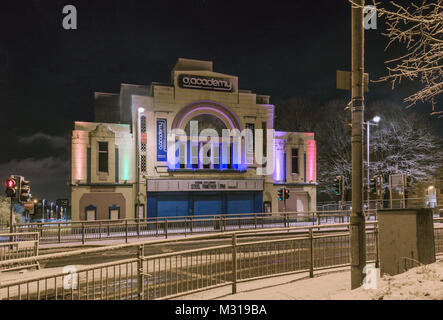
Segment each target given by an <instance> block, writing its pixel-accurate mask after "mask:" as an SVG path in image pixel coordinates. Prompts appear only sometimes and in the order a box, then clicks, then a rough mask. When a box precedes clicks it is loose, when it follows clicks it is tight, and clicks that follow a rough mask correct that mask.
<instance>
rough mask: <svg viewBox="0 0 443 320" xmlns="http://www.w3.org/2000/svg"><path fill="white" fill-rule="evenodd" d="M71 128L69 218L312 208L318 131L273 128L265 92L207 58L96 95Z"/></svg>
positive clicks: (183, 61)
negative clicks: (90, 110) (89, 115)
mask: <svg viewBox="0 0 443 320" xmlns="http://www.w3.org/2000/svg"><path fill="white" fill-rule="evenodd" d="M94 112H95V120H94V121H95V122H93V123H86V122H75V128H74V130H73V133H72V166H71V169H72V172H71V176H72V177H71V179H72V181H71V182H72V186H71V189H72V193H71V203H72V219H73V220H94V219H95V220H102V219H124V218H142V217H162V216H190V215H191V216H198V215H205V214H210V215H212V214H239V213H259V212H275V213H278V212H282V211H283V205H282V201H278V189H279V188H281V187H282V186H286V187H287V188H289V189H290V191H291V193H290V198H289V199H288V200H287V202H286V211H287V212H295V211H309V210H313V209H315V206H316V146H315V140H314V134H313V133H299V132H281V131H274V130H273V129H274V105H272V104H270V103H269V96H265V95H258V94H255V93H253V92H251V91H249V90H239V89H238V78H237V77H236V76H232V75H226V74H221V73H217V72H214V71H213V68H212V62H211V61H200V60H190V59H182V58H180V59H178V61H177V63H176V65H175V67H174V68H173V70H172V72H171V83H169V84H161V83H152V84H151V85H128V84H122V85H121V90H120V93H119V94H108V93H96V94H95V103H94Z"/></svg>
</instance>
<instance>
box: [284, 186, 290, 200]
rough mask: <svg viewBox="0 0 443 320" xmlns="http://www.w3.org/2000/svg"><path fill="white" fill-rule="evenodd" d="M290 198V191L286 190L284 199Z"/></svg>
mask: <svg viewBox="0 0 443 320" xmlns="http://www.w3.org/2000/svg"><path fill="white" fill-rule="evenodd" d="M288 198H289V189H286V188H284V199H285V200H286V199H288Z"/></svg>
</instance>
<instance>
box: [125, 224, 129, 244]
mask: <svg viewBox="0 0 443 320" xmlns="http://www.w3.org/2000/svg"><path fill="white" fill-rule="evenodd" d="M125 242H126V243H128V219H125Z"/></svg>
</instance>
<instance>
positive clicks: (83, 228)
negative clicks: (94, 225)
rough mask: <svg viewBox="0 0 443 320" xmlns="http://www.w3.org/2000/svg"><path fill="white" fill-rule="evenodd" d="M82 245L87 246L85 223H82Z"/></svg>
mask: <svg viewBox="0 0 443 320" xmlns="http://www.w3.org/2000/svg"><path fill="white" fill-rule="evenodd" d="M82 244H85V223H84V222H82Z"/></svg>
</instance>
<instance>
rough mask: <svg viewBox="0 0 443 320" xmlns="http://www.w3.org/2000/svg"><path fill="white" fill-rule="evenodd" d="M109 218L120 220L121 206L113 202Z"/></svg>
mask: <svg viewBox="0 0 443 320" xmlns="http://www.w3.org/2000/svg"><path fill="white" fill-rule="evenodd" d="M108 218H109V220H118V219H120V207H119V206H116V205H115V204H113V205H112V206H110V207H109V215H108Z"/></svg>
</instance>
